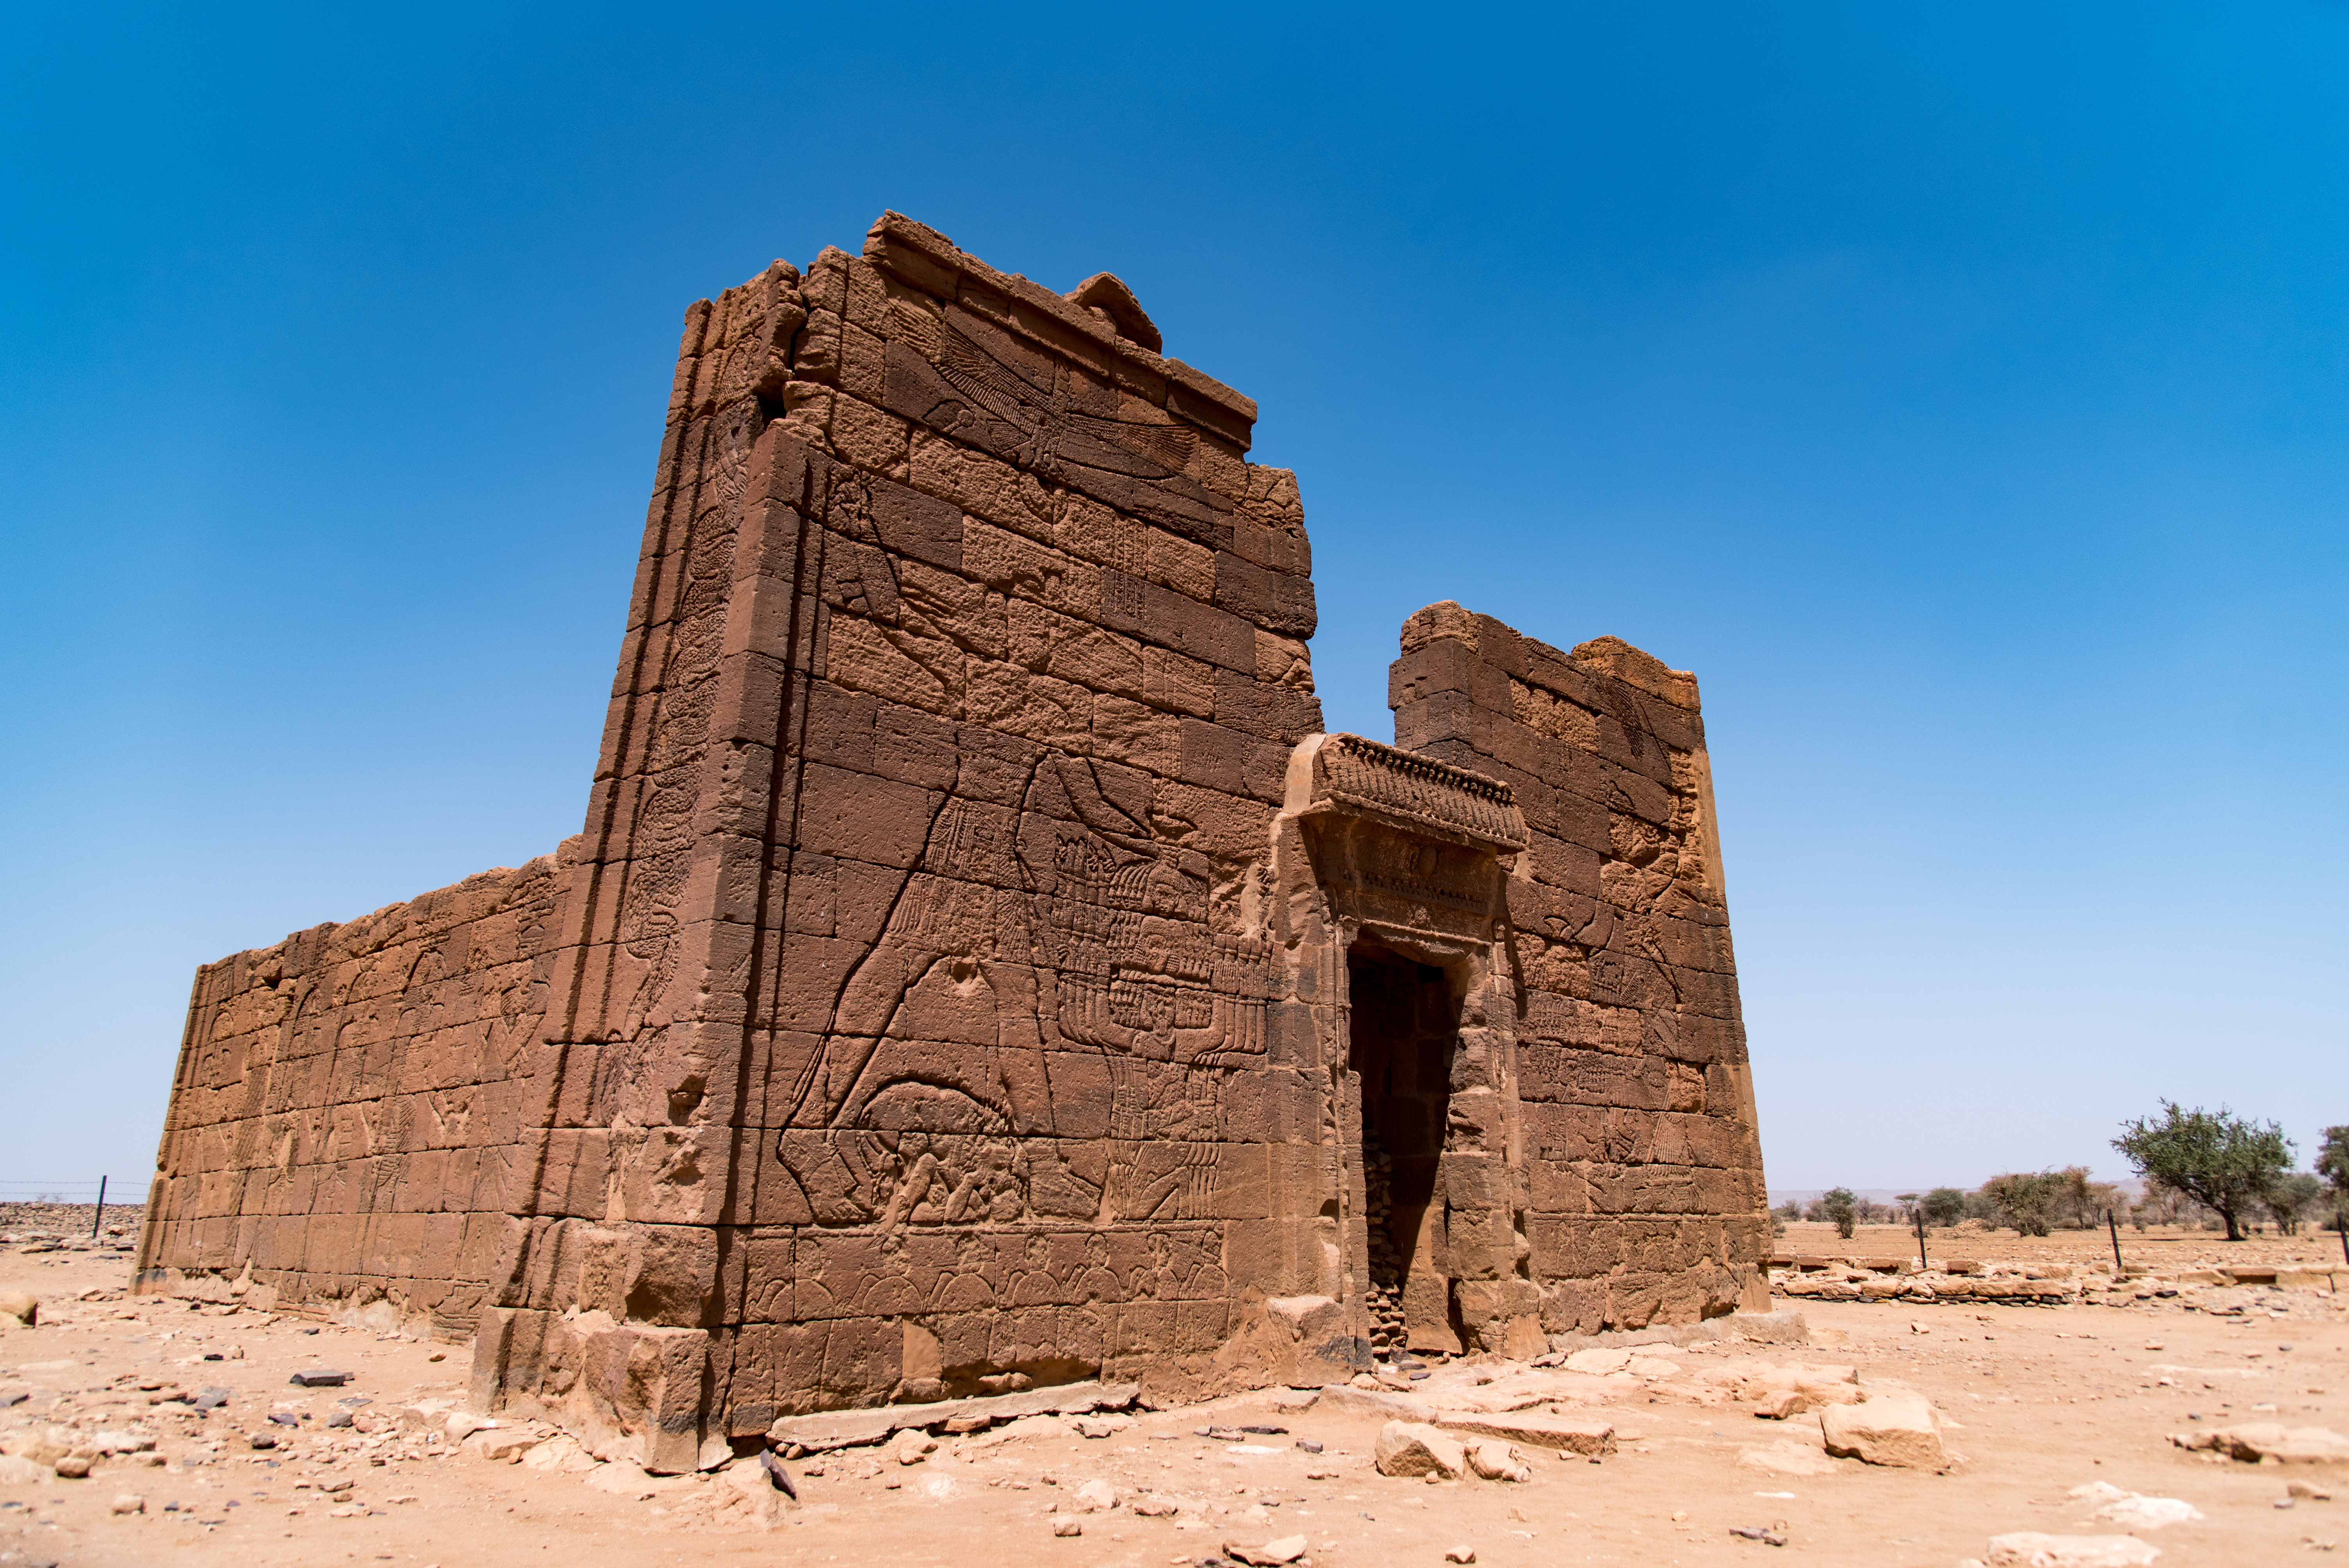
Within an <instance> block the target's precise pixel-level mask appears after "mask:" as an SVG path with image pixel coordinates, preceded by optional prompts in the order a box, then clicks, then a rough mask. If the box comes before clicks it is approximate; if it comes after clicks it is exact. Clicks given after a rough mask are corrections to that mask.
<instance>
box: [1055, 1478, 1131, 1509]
mask: <svg viewBox="0 0 2349 1568" xmlns="http://www.w3.org/2000/svg"><path fill="white" fill-rule="evenodd" d="M1120 1501H1122V1499H1121V1497H1120V1494H1119V1492H1118V1490H1117V1488H1115V1487H1113V1486H1112V1485H1110V1483H1109V1482H1107V1481H1105V1480H1089V1481H1087V1482H1085V1484H1084V1485H1082V1486H1081V1487H1079V1488H1077V1489H1076V1491H1072V1492H1071V1493H1070V1494H1069V1495H1068V1497H1067V1499H1066V1500H1065V1501H1062V1502H1061V1509H1062V1511H1066V1512H1071V1513H1107V1512H1108V1511H1110V1510H1112V1509H1113V1508H1115V1507H1116V1506H1117V1505H1118V1503H1119V1502H1120Z"/></svg>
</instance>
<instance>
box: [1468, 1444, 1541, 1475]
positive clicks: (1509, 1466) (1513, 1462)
mask: <svg viewBox="0 0 2349 1568" xmlns="http://www.w3.org/2000/svg"><path fill="white" fill-rule="evenodd" d="M1467 1447H1468V1468H1469V1469H1470V1470H1474V1471H1475V1472H1476V1474H1477V1476H1478V1477H1479V1478H1480V1479H1482V1480H1506V1481H1528V1480H1533V1479H1534V1472H1533V1467H1532V1466H1530V1465H1528V1464H1526V1456H1525V1455H1523V1454H1521V1453H1519V1452H1518V1451H1517V1450H1516V1448H1515V1447H1513V1446H1512V1445H1510V1444H1508V1443H1504V1442H1498V1441H1494V1440H1490V1439H1488V1440H1486V1441H1484V1442H1480V1443H1470V1444H1469V1445H1467Z"/></svg>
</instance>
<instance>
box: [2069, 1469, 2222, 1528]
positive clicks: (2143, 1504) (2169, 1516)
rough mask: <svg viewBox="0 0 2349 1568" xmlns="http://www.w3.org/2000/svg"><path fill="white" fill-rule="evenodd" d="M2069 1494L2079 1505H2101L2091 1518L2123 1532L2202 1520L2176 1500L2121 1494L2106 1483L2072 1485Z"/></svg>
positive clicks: (2187, 1504)
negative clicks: (2080, 1502)
mask: <svg viewBox="0 0 2349 1568" xmlns="http://www.w3.org/2000/svg"><path fill="white" fill-rule="evenodd" d="M2071 1495H2072V1496H2073V1497H2075V1498H2076V1499H2078V1500H2080V1501H2083V1502H2096V1503H2102V1504H2103V1505H2104V1506H2103V1507H2101V1508H2099V1509H2097V1510H2096V1511H2095V1517H2096V1518H2098V1519H2101V1520H2103V1521H2104V1522H2106V1524H2117V1525H2119V1526H2120V1527H2121V1528H2122V1529H2124V1530H2159V1529H2161V1528H2162V1527H2163V1526H2164V1525H2168V1524H2184V1523H2186V1522H2189V1521H2190V1520H2196V1519H2199V1518H2201V1517H2202V1511H2201V1510H2200V1509H2199V1508H2197V1507H2195V1506H2194V1505H2193V1504H2192V1503H2190V1502H2187V1501H2182V1500H2180V1499H2178V1498H2174V1497H2147V1496H2146V1495H2145V1494H2144V1493H2142V1492H2135V1491H2122V1490H2121V1489H2120V1488H2119V1487H2116V1486H2115V1485H2113V1484H2112V1483H2111V1482H2109V1481H2101V1480H2099V1481H2091V1482H2089V1483H2088V1484H2087V1485H2086V1486H2075V1487H2074V1488H2073V1489H2072V1491H2071Z"/></svg>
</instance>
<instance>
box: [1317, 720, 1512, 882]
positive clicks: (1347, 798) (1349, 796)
mask: <svg viewBox="0 0 2349 1568" xmlns="http://www.w3.org/2000/svg"><path fill="white" fill-rule="evenodd" d="M1306 744H1307V745H1308V746H1310V747H1312V748H1313V752H1312V758H1313V772H1312V779H1311V785H1310V788H1311V790H1312V799H1311V802H1310V804H1309V805H1308V807H1307V809H1308V810H1311V809H1312V807H1314V806H1325V807H1326V806H1333V805H1334V806H1340V807H1347V808H1351V809H1352V810H1358V811H1367V812H1370V813H1371V814H1373V815H1376V816H1381V817H1384V818H1387V819H1389V820H1392V821H1395V822H1397V823H1398V824H1401V825H1402V826H1406V827H1409V828H1412V829H1414V830H1418V831H1420V832H1423V833H1426V834H1428V835H1429V836H1431V837H1433V838H1439V839H1448V840H1451V841H1454V842H1458V843H1467V844H1473V845H1476V846H1479V847H1483V848H1488V849H1490V850H1493V851H1495V852H1498V853H1507V854H1514V853H1516V851H1519V850H1522V849H1524V848H1525V847H1526V845H1527V844H1528V843H1530V842H1532V839H1531V837H1530V835H1529V834H1528V833H1527V832H1526V819H1525V813H1523V812H1522V811H1520V810H1517V802H1516V796H1515V794H1513V793H1512V792H1511V790H1510V789H1509V787H1508V786H1507V785H1506V784H1504V783H1502V782H1500V781H1499V780H1498V779H1487V778H1485V776H1484V775H1483V774H1481V773H1472V772H1470V771H1469V770H1468V769H1465V768H1454V766H1452V765H1451V764H1450V763H1448V762H1439V761H1437V760H1436V759H1435V758H1432V757H1422V756H1420V755H1419V754H1418V753H1416V752H1412V751H1404V750H1402V749H1401V748H1396V747H1392V746H1381V744H1379V742H1377V741H1375V740H1369V739H1365V738H1363V737H1361V736H1359V735H1329V736H1323V737H1320V738H1319V744H1318V745H1317V744H1315V742H1313V741H1308V742H1307V743H1306ZM1292 777H1293V776H1292Z"/></svg>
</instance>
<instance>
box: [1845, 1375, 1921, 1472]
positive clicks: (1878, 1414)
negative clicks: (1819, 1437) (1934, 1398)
mask: <svg viewBox="0 0 2349 1568" xmlns="http://www.w3.org/2000/svg"><path fill="white" fill-rule="evenodd" d="M1819 1428H1820V1429H1821V1430H1822V1431H1823V1432H1825V1433H1826V1446H1827V1452H1829V1453H1831V1454H1835V1455H1837V1456H1839V1457H1847V1458H1851V1459H1857V1460H1866V1461H1867V1462H1868V1463H1869V1464H1872V1465H1899V1466H1903V1467H1906V1468H1908V1469H1911V1470H1941V1469H1944V1468H1946V1467H1947V1466H1948V1464H1949V1456H1948V1454H1946V1453H1945V1452H1944V1451H1943V1450H1942V1448H1941V1433H1940V1426H1939V1424H1938V1423H1936V1422H1935V1420H1934V1419H1933V1407H1932V1406H1931V1405H1930V1404H1928V1403H1926V1401H1925V1398H1924V1396H1922V1395H1921V1394H1909V1393H1885V1394H1876V1395H1871V1396H1870V1397H1869V1398H1868V1400H1867V1401H1866V1402H1865V1403H1863V1404H1858V1405H1829V1406H1827V1407H1826V1408H1824V1409H1822V1410H1821V1411H1820V1412H1819Z"/></svg>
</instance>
